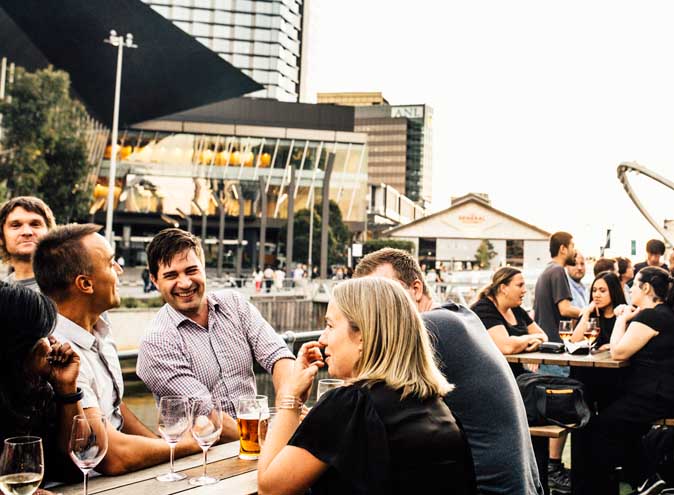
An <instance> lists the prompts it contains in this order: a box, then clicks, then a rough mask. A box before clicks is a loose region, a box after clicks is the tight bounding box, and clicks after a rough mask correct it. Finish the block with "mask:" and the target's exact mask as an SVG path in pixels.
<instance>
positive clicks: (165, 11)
mask: <svg viewBox="0 0 674 495" xmlns="http://www.w3.org/2000/svg"><path fill="white" fill-rule="evenodd" d="M152 9H153V10H154V11H155V12H157V13H159V14H160V15H162V16H164V17H167V18H168V17H170V16H171V14H170V12H169V8H168V7H167V6H165V5H153V6H152Z"/></svg>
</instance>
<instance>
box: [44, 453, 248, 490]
mask: <svg viewBox="0 0 674 495" xmlns="http://www.w3.org/2000/svg"><path fill="white" fill-rule="evenodd" d="M238 454H239V442H238V441H236V442H230V443H226V444H222V445H216V446H214V447H211V448H210V449H209V451H208V474H209V475H210V476H213V477H217V478H219V479H220V481H219V482H218V483H215V484H213V485H206V486H193V485H190V484H189V481H188V480H189V478H191V477H196V476H199V475H201V472H202V469H203V456H202V454H194V455H191V456H187V457H183V458H182V459H178V460H176V461H175V469H176V471H180V472H183V473H185V474H186V475H187V478H186V479H184V480H181V481H172V482H161V481H157V480H156V479H155V477H156V476H158V475H160V474H163V473H166V472H168V471H169V463H168V462H167V463H165V464H159V465H157V466H154V467H151V468H147V469H141V470H140V471H135V472H133V473H129V474H124V475H121V476H97V477H92V478H90V479H89V494H90V495H93V494H101V495H137V494H142V495H173V494H175V493H184V494H187V495H215V494H226V495H250V494H255V493H257V461H244V460H241V459H239V458H238ZM49 490H50V491H52V492H54V493H61V494H63V495H80V494H81V493H82V483H77V484H74V485H62V486H55V487H52V488H50V489H49Z"/></svg>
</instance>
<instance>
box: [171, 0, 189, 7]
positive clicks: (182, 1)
mask: <svg viewBox="0 0 674 495" xmlns="http://www.w3.org/2000/svg"><path fill="white" fill-rule="evenodd" d="M173 5H184V6H186V7H191V6H192V1H191V0H173Z"/></svg>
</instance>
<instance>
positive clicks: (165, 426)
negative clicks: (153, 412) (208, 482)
mask: <svg viewBox="0 0 674 495" xmlns="http://www.w3.org/2000/svg"><path fill="white" fill-rule="evenodd" d="M158 414H159V420H158V424H159V433H160V434H161V436H162V437H163V438H164V440H166V443H168V444H169V449H171V471H170V472H169V473H166V474H162V475H160V476H157V480H159V481H178V480H182V479H185V478H186V476H185V475H184V474H183V473H176V472H175V469H174V468H173V455H174V452H175V448H176V444H177V443H178V441H179V440H180V437H182V436H183V433H185V432H186V431H187V430H188V428H189V427H190V414H189V402H188V400H187V397H179V396H176V395H167V396H166V397H162V398H161V399H160V400H159V412H158Z"/></svg>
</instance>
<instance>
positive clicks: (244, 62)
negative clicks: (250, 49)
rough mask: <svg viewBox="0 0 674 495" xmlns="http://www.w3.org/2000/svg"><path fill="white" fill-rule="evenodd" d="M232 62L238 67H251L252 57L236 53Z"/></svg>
mask: <svg viewBox="0 0 674 495" xmlns="http://www.w3.org/2000/svg"><path fill="white" fill-rule="evenodd" d="M232 64H233V65H235V66H236V67H249V66H250V57H249V56H248V55H238V54H234V56H233V57H232Z"/></svg>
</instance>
